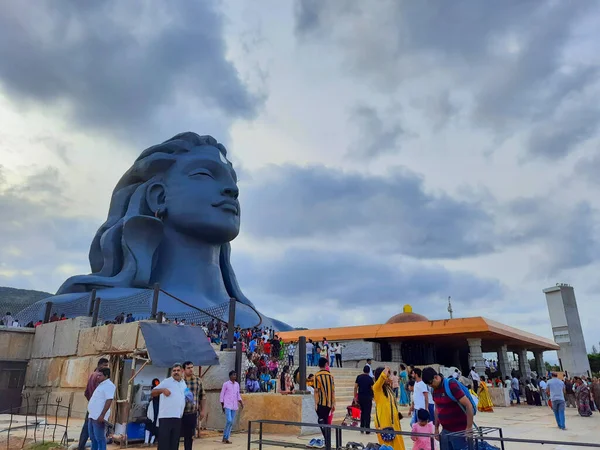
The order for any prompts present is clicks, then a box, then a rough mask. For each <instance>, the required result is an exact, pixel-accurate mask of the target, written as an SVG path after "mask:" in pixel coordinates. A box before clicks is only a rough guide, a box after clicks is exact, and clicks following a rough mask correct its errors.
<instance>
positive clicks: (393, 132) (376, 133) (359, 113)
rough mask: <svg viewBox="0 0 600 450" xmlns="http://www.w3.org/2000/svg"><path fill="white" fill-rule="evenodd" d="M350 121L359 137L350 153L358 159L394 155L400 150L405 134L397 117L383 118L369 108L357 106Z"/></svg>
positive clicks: (380, 114)
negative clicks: (387, 154)
mask: <svg viewBox="0 0 600 450" xmlns="http://www.w3.org/2000/svg"><path fill="white" fill-rule="evenodd" d="M350 119H351V120H350V121H351V123H352V124H353V125H355V126H356V128H357V132H358V133H357V134H358V136H359V139H357V140H355V141H354V143H353V144H352V146H351V149H350V153H351V155H353V156H356V157H358V158H369V157H376V156H381V155H384V154H386V153H394V152H395V151H397V150H398V149H399V148H400V141H401V138H402V137H403V136H405V135H406V134H407V132H406V131H405V130H404V128H403V127H402V124H401V123H400V122H399V120H398V118H397V117H393V116H392V117H389V116H388V117H387V118H384V117H383V114H382V113H380V112H379V111H378V110H377V109H375V108H374V107H371V106H367V105H359V106H357V107H356V108H355V109H354V110H353V111H352V114H351V117H350Z"/></svg>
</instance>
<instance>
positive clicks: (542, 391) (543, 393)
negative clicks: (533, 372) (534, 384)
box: [540, 377, 548, 405]
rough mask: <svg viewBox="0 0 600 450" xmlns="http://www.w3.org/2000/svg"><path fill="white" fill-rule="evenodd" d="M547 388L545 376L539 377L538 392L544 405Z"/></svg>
mask: <svg viewBox="0 0 600 450" xmlns="http://www.w3.org/2000/svg"><path fill="white" fill-rule="evenodd" d="M547 388H548V383H546V377H542V378H540V394H541V397H542V403H543V404H544V405H547V404H548V393H547V392H546V389H547Z"/></svg>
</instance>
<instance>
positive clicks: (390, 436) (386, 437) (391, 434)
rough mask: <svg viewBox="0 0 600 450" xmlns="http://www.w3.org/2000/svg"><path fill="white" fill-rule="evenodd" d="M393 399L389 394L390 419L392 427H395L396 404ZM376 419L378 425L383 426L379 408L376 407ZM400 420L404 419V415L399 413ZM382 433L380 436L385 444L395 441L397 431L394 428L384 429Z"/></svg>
mask: <svg viewBox="0 0 600 450" xmlns="http://www.w3.org/2000/svg"><path fill="white" fill-rule="evenodd" d="M384 389H386V387H384ZM392 398H394V400H395V397H394V396H393V395H391V393H389V392H388V399H389V400H390V413H391V414H390V417H391V418H392V425H394V404H393V403H392ZM375 418H376V419H377V425H379V426H381V422H380V421H379V414H378V413H377V406H375ZM400 419H402V413H401V412H400V411H398V420H400ZM381 431H382V432H381V433H380V436H381V440H382V441H383V442H392V441H393V440H394V439H396V434H395V432H396V430H394V427H393V426H391V427H385V428H382V429H381ZM386 431H387V433H386Z"/></svg>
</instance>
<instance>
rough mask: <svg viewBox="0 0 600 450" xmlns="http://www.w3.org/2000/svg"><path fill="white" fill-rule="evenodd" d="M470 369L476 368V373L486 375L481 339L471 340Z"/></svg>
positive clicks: (469, 340)
mask: <svg viewBox="0 0 600 450" xmlns="http://www.w3.org/2000/svg"><path fill="white" fill-rule="evenodd" d="M467 342H468V343H469V366H470V367H469V369H470V368H471V367H473V366H475V372H477V373H478V374H485V362H484V360H483V351H482V350H481V339H479V338H469V339H467Z"/></svg>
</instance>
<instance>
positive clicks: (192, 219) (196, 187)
mask: <svg viewBox="0 0 600 450" xmlns="http://www.w3.org/2000/svg"><path fill="white" fill-rule="evenodd" d="M165 188H166V192H165V195H166V198H165V206H166V211H167V214H166V217H165V219H164V221H165V225H166V226H171V227H173V228H174V229H176V230H177V231H180V232H182V233H185V234H187V235H189V236H194V237H197V238H198V239H201V240H203V241H207V242H211V243H214V244H223V243H225V242H229V241H231V240H233V239H234V238H235V237H236V236H237V235H238V233H239V232H240V204H239V202H238V200H237V197H238V192H239V191H238V187H237V176H236V173H235V171H234V170H233V167H232V166H231V164H230V163H229V162H228V161H227V159H226V158H225V156H223V154H222V153H221V152H219V150H218V149H217V148H215V147H212V146H203V147H199V148H197V149H194V150H193V151H191V152H189V153H184V154H181V155H178V157H177V162H176V163H175V164H174V165H173V166H171V168H170V169H169V171H168V173H167V175H166V178H165Z"/></svg>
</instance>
